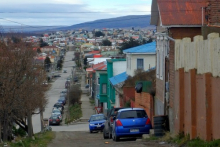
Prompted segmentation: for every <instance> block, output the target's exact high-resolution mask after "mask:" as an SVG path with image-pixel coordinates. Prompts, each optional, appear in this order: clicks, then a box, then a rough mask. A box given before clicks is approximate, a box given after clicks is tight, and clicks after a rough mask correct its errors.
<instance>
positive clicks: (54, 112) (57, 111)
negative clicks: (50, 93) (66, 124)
mask: <svg viewBox="0 0 220 147" xmlns="http://www.w3.org/2000/svg"><path fill="white" fill-rule="evenodd" d="M51 115H59V118H60V120H61V121H62V114H61V111H60V110H59V109H53V111H52V114H51Z"/></svg>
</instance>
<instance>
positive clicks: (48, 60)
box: [44, 56, 51, 69]
mask: <svg viewBox="0 0 220 147" xmlns="http://www.w3.org/2000/svg"><path fill="white" fill-rule="evenodd" d="M50 64H51V61H50V58H49V57H48V56H47V57H46V58H45V60H44V66H45V68H46V69H48V68H50Z"/></svg>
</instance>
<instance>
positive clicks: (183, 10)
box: [152, 0, 206, 26]
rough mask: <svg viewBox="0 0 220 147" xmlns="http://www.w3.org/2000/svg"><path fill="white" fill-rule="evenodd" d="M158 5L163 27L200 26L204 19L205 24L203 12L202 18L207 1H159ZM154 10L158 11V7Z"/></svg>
mask: <svg viewBox="0 0 220 147" xmlns="http://www.w3.org/2000/svg"><path fill="white" fill-rule="evenodd" d="M157 4H158V9H159V14H160V18H161V24H162V26H170V25H176V26H178V25H192V26H193V25H197V26H198V25H202V17H203V20H204V23H205V17H204V14H205V13H204V10H203V16H202V7H205V6H206V0H157ZM154 8H155V9H157V7H156V6H154ZM152 11H155V10H152ZM152 17H154V16H152ZM156 17H158V16H157V15H156Z"/></svg>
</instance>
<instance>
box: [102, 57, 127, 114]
mask: <svg viewBox="0 0 220 147" xmlns="http://www.w3.org/2000/svg"><path fill="white" fill-rule="evenodd" d="M125 70H126V59H108V60H107V73H100V93H99V97H100V102H103V109H104V110H105V111H107V109H111V108H112V107H113V106H115V104H116V101H117V102H118V101H119V100H118V99H116V92H115V89H114V87H113V85H112V84H111V83H110V81H109V79H110V78H112V77H114V76H116V75H118V74H120V73H123V72H125ZM117 98H118V97H117ZM117 105H119V103H117Z"/></svg>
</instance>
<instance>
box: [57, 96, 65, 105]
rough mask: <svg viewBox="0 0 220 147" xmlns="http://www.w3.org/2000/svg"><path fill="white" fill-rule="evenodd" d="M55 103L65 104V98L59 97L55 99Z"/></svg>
mask: <svg viewBox="0 0 220 147" xmlns="http://www.w3.org/2000/svg"><path fill="white" fill-rule="evenodd" d="M57 103H61V104H63V105H65V104H66V99H65V98H64V97H61V98H60V99H59V100H58V101H57Z"/></svg>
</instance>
